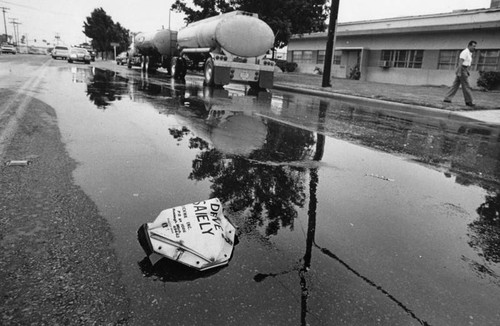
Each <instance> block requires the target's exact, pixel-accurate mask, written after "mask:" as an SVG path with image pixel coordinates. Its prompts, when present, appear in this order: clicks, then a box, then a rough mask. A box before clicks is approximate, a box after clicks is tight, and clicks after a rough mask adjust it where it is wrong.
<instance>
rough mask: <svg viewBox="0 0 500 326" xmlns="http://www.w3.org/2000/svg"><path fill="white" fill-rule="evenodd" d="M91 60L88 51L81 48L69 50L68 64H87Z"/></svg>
mask: <svg viewBox="0 0 500 326" xmlns="http://www.w3.org/2000/svg"><path fill="white" fill-rule="evenodd" d="M91 60H92V57H91V56H90V53H89V51H87V50H86V49H83V48H71V50H69V55H68V62H69V63H72V62H75V61H79V62H83V63H86V64H89V63H90V61H91Z"/></svg>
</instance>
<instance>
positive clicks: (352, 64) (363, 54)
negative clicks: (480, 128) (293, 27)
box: [287, 0, 500, 85]
mask: <svg viewBox="0 0 500 326" xmlns="http://www.w3.org/2000/svg"><path fill="white" fill-rule="evenodd" d="M470 40H475V41H477V42H478V50H479V51H478V52H477V53H476V55H475V58H474V63H473V67H472V74H471V80H470V81H471V84H472V85H475V84H476V80H477V78H478V76H479V73H478V71H492V70H493V71H500V2H499V1H498V0H492V1H491V7H490V8H488V9H477V10H463V11H462V10H461V11H454V12H451V13H443V14H434V15H423V16H413V17H401V18H391V19H382V20H371V21H361V22H352V23H340V24H338V26H337V29H336V41H335V53H334V57H333V65H332V76H333V77H337V78H349V77H350V76H351V75H353V74H354V72H355V71H356V69H357V68H356V67H359V71H360V73H361V75H360V79H361V80H366V81H374V82H384V83H398V84H399V83H401V84H407V85H443V84H449V83H451V81H452V80H453V78H454V68H455V65H456V63H457V61H458V54H459V52H460V51H461V50H462V49H464V48H465V47H466V46H467V43H468V42H469V41H470ZM326 41H327V33H326V32H323V33H313V34H307V35H302V36H299V35H295V36H293V37H292V39H291V40H290V43H289V44H288V56H287V57H288V61H293V62H296V63H297V64H298V70H299V71H301V72H304V73H313V70H314V68H315V67H323V65H324V60H325V48H326Z"/></svg>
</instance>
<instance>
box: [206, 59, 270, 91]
mask: <svg viewBox="0 0 500 326" xmlns="http://www.w3.org/2000/svg"><path fill="white" fill-rule="evenodd" d="M214 73H215V76H214V77H215V84H218V85H227V84H229V83H230V82H231V81H242V82H248V83H258V84H259V86H260V87H261V88H272V87H273V78H274V66H270V65H262V64H261V65H258V64H249V63H242V62H230V61H221V60H220V61H219V60H214Z"/></svg>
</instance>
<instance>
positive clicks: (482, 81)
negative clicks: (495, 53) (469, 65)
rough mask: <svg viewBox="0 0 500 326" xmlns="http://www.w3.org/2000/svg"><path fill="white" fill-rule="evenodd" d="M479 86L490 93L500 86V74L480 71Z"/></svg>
mask: <svg viewBox="0 0 500 326" xmlns="http://www.w3.org/2000/svg"><path fill="white" fill-rule="evenodd" d="M477 86H479V87H481V88H484V89H485V90H488V91H490V90H492V89H494V88H496V87H498V86H500V72H499V71H480V72H479V78H478V80H477Z"/></svg>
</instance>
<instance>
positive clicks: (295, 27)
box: [172, 0, 328, 48]
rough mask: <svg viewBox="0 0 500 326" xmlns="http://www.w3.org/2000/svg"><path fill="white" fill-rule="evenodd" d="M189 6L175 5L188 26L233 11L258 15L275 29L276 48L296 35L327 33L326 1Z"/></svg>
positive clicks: (198, 1) (220, 0)
mask: <svg viewBox="0 0 500 326" xmlns="http://www.w3.org/2000/svg"><path fill="white" fill-rule="evenodd" d="M186 2H187V1H186V0H176V1H175V3H174V4H173V5H172V9H173V10H175V11H177V12H183V13H184V14H185V15H186V18H185V21H186V23H190V22H194V21H197V20H200V19H204V18H208V17H211V16H215V15H218V14H219V13H225V12H229V11H233V10H244V11H249V12H253V13H257V14H258V15H259V17H260V19H262V20H263V21H265V22H266V23H267V24H268V25H269V26H270V27H271V28H272V30H273V32H274V35H275V42H274V46H275V47H277V48H282V47H284V46H286V45H287V44H288V41H289V40H290V37H291V36H292V35H293V34H304V33H311V32H322V31H324V30H325V27H326V25H325V20H326V18H327V16H328V15H327V14H328V10H327V7H326V0H273V1H269V0H230V1H225V0H193V5H194V6H195V8H191V7H189V6H188V5H187V4H186ZM197 8H201V9H197Z"/></svg>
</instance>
